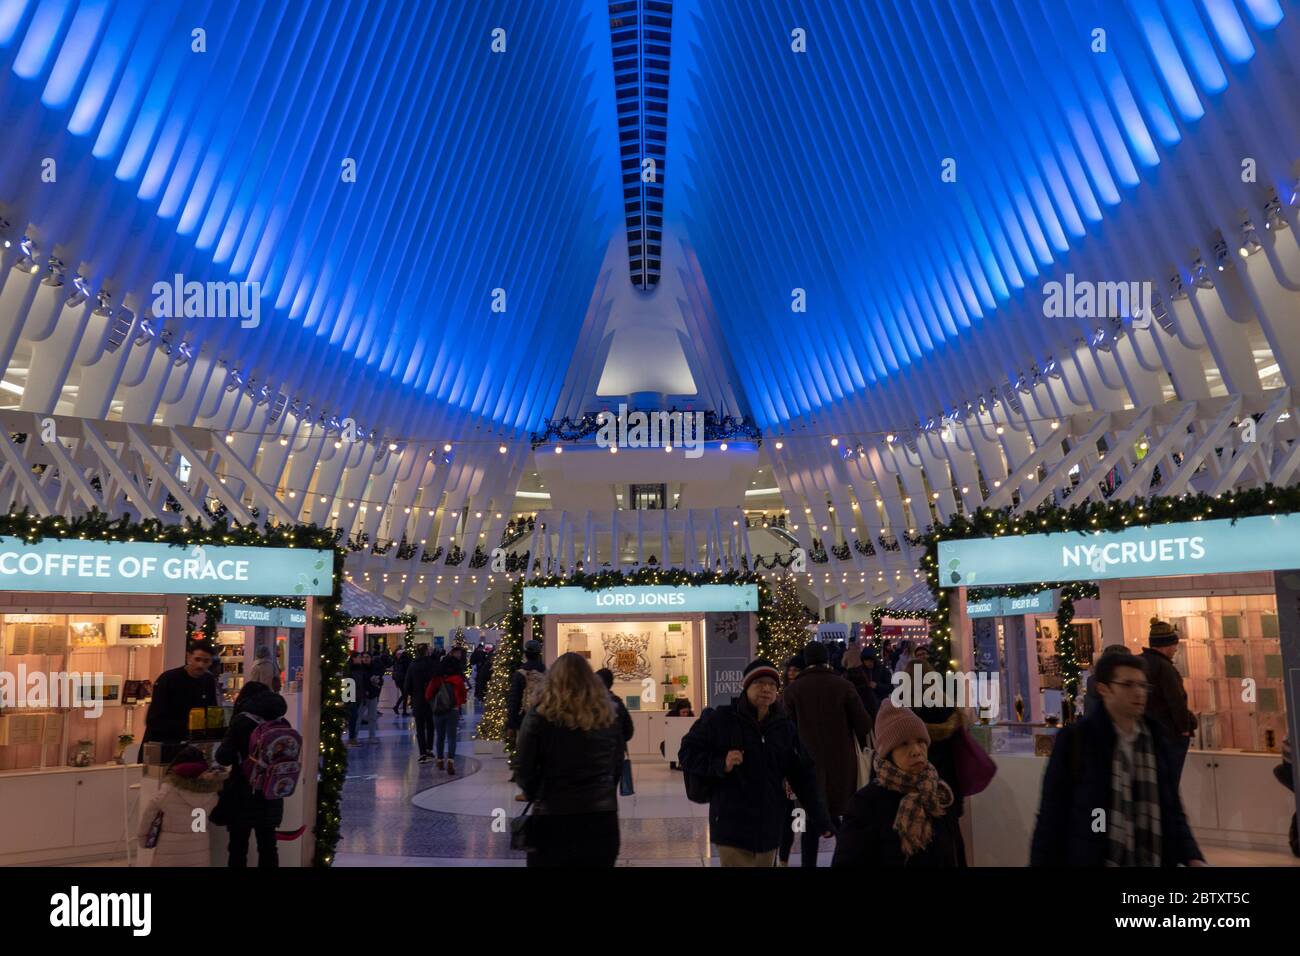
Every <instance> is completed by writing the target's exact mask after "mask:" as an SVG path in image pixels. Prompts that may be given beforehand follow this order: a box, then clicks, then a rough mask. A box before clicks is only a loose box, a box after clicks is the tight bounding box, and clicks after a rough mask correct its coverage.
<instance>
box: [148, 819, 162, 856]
mask: <svg viewBox="0 0 1300 956" xmlns="http://www.w3.org/2000/svg"><path fill="white" fill-rule="evenodd" d="M162 822H163V812H162V811H161V810H159V811H158V812H157V813H155V814H154V818H153V822H152V823H150V824H149V832H148V833H146V834H145V835H144V848H145V849H146V850H152V849H153V848H154V847H156V846H157V845H158V836H159V834H161V833H162Z"/></svg>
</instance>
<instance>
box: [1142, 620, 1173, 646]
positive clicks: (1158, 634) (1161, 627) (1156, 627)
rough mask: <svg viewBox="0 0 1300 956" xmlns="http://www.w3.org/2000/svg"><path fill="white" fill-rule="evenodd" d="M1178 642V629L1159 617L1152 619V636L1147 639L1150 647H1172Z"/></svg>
mask: <svg viewBox="0 0 1300 956" xmlns="http://www.w3.org/2000/svg"><path fill="white" fill-rule="evenodd" d="M1177 643H1178V631H1177V630H1176V629H1175V628H1174V626H1173V625H1172V624H1170V623H1169V622H1168V621H1162V620H1160V618H1158V617H1153V618H1152V619H1151V636H1150V637H1149V638H1148V639H1147V646H1148V647H1171V646H1173V645H1174V644H1177Z"/></svg>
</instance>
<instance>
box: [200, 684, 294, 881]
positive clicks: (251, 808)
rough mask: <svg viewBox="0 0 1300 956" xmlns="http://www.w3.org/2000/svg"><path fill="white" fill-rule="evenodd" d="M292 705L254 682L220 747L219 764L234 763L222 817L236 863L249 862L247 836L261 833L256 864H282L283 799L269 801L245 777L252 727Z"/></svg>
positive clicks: (242, 692)
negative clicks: (279, 844)
mask: <svg viewBox="0 0 1300 956" xmlns="http://www.w3.org/2000/svg"><path fill="white" fill-rule="evenodd" d="M287 710H288V706H287V705H286V704H285V702H284V698H283V697H281V696H280V695H279V694H277V693H276V692H275V691H273V690H271V688H269V687H267V686H266V685H265V684H260V683H258V682H257V681H249V682H248V683H247V684H245V685H244V686H243V687H242V688H241V689H240V691H239V696H238V697H236V698H235V715H234V717H232V718H231V721H230V728H229V729H228V730H227V731H226V737H225V739H224V740H222V741H221V745H220V746H219V747H217V752H216V760H217V763H219V764H221V765H222V766H225V767H230V768H231V771H230V776H229V778H227V780H226V784H225V787H224V788H223V789H222V792H221V800H220V811H221V816H220V819H219V820H214V821H213V822H214V823H225V825H226V828H227V830H228V831H229V833H230V844H229V862H228V865H229V866H230V867H231V868H232V869H234V868H244V867H247V866H248V838H249V836H250V835H253V834H256V837H257V866H258V868H259V869H261V868H263V867H278V866H279V865H280V856H279V850H278V849H277V848H276V837H275V829H276V827H278V826H279V825H280V821H281V820H282V819H283V818H284V801H283V800H268V799H266V797H264V796H262V794H260V793H255V792H253V789H252V787H250V786H249V785H248V780H247V779H245V777H244V761H245V760H247V759H248V752H249V744H250V742H251V740H252V737H253V731H255V730H256V729H257V728H258V726H259V725H260V724H261V723H263V722H264V721H268V720H276V719H277V718H279V717H283V716H284V715H285V712H286V711H287Z"/></svg>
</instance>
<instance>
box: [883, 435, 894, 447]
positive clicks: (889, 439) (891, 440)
mask: <svg viewBox="0 0 1300 956" xmlns="http://www.w3.org/2000/svg"><path fill="white" fill-rule="evenodd" d="M885 441H887V442H889V444H891V445H892V444H893V443H894V436H893V435H886V436H885Z"/></svg>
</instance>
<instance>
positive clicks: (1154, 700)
mask: <svg viewBox="0 0 1300 956" xmlns="http://www.w3.org/2000/svg"><path fill="white" fill-rule="evenodd" d="M1142 661H1143V663H1145V664H1146V666H1147V681H1148V682H1149V683H1150V684H1151V693H1150V695H1148V697H1147V720H1149V721H1151V722H1153V723H1155V724H1156V725H1158V726H1159V727H1160V728H1161V729H1162V730H1163V731H1164V732H1165V733H1166V734H1167V735H1168V736H1170V737H1181V736H1183V735H1184V734H1190V733H1192V732H1193V731H1194V730H1196V715H1195V714H1193V713H1192V712H1191V710H1189V709H1188V707H1187V689H1186V688H1185V687H1184V686H1183V675H1182V674H1180V673H1178V668H1177V667H1175V666H1174V662H1173V661H1171V660H1170V659H1169V658H1167V657H1165V655H1163V654H1161V653H1160V652H1159V651H1157V650H1153V649H1151V648H1149V647H1148V648H1146V649H1144V650H1143V651H1142Z"/></svg>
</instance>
